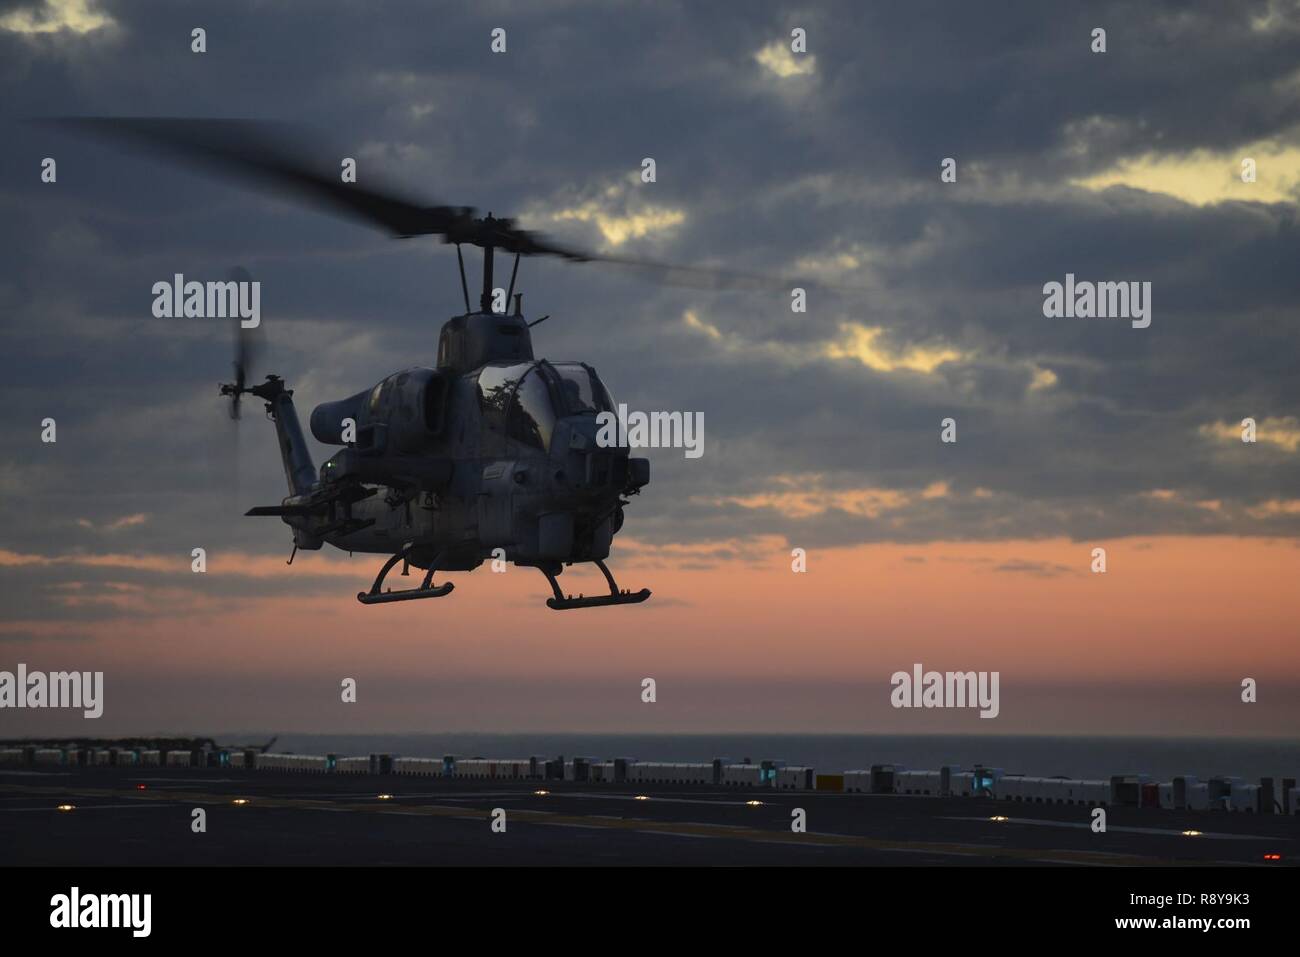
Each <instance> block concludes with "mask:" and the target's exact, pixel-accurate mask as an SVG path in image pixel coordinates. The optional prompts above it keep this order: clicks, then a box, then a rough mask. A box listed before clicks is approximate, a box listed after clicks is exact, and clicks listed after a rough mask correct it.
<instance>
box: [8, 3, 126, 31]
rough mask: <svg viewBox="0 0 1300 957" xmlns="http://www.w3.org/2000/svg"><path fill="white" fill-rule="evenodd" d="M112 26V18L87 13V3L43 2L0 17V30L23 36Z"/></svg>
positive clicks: (96, 13)
mask: <svg viewBox="0 0 1300 957" xmlns="http://www.w3.org/2000/svg"><path fill="white" fill-rule="evenodd" d="M114 25H115V21H114V20H113V18H112V17H110V16H108V15H107V14H106V13H102V12H100V11H99V10H94V9H91V0H43V2H41V3H39V4H37V3H32V4H27V5H24V6H20V7H19V8H18V9H16V10H11V11H10V12H8V13H6V14H4V15H3V16H0V30H6V31H8V32H10V33H18V34H24V35H33V34H48V33H59V32H62V31H64V30H66V31H68V32H70V33H90V32H92V31H94V30H100V29H103V28H104V27H110V26H114Z"/></svg>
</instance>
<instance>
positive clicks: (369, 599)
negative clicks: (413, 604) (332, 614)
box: [357, 545, 456, 605]
mask: <svg viewBox="0 0 1300 957" xmlns="http://www.w3.org/2000/svg"><path fill="white" fill-rule="evenodd" d="M414 547H415V546H414V545H407V546H405V547H404V548H403V549H402V550H401V551H400V552H398V553H397V554H396V555H394V556H393V557H392V558H390V559H389V560H388V561H386V562H384V567H383V568H381V569H379V574H378V576H376V578H375V583H374V584H373V585H371V586H370V591H368V592H364V591H361V592H357V601H359V602H361V604H363V605H381V604H384V603H385V602H390V601H414V600H415V599H416V598H441V597H442V596H443V595H446V594H449V593H450V592H451V590H452V589H453V588H455V587H456V586H455V585H453V584H452V583H451V582H445V583H443V584H441V585H437V586H434V584H433V570H434V569H435V568H437V567H438V561H437V559H434V560H433V561H432V562H430V563H429V571H428V573H427V574H426V575H425V576H424V581H423V582H422V583H421V584H420V587H418V588H405V589H402V590H401V591H393V590H392V589H391V588H390V589H389V590H388V591H384V592H381V591H380V590H379V589H380V588H382V587H383V584H384V577H385V576H386V575H387V574H388V573H389V572H390V571H392V568H393V566H394V565H396V564H397V563H398V562H405V561H406V560H407V559H408V558H410V555H411V549H412V548H414ZM439 557H441V556H439ZM402 574H403V575H405V574H406V569H405V566H404V567H403V570H402Z"/></svg>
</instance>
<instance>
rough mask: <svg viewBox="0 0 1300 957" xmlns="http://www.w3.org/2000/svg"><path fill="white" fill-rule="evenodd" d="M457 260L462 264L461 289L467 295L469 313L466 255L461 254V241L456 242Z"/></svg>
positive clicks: (466, 309) (466, 303) (466, 311)
mask: <svg viewBox="0 0 1300 957" xmlns="http://www.w3.org/2000/svg"><path fill="white" fill-rule="evenodd" d="M456 262H457V263H459V264H460V291H461V294H462V295H463V296H464V297H465V314H466V315H469V285H468V284H467V283H466V282H465V257H464V256H462V255H461V254H460V243H457V244H456Z"/></svg>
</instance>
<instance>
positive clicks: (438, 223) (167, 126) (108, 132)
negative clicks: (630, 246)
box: [48, 117, 474, 241]
mask: <svg viewBox="0 0 1300 957" xmlns="http://www.w3.org/2000/svg"><path fill="white" fill-rule="evenodd" d="M48 122H50V123H52V124H54V125H56V126H60V127H66V128H69V129H73V130H78V131H83V132H87V133H90V134H92V135H94V136H98V137H100V138H103V139H108V140H114V141H117V142H119V143H122V144H125V145H127V146H129V147H133V148H134V149H136V150H151V151H160V152H162V153H164V154H166V155H168V156H169V157H171V158H172V159H176V160H179V161H180V162H182V163H183V164H187V165H193V166H196V167H198V168H200V169H203V170H205V171H206V172H208V173H212V174H217V175H219V176H221V175H227V176H233V177H236V178H238V179H242V180H244V181H246V182H248V183H251V184H252V185H255V186H263V187H268V188H271V189H273V190H274V191H275V192H276V193H277V195H282V194H283V193H284V192H289V193H292V194H295V195H297V196H298V197H299V198H301V199H304V200H306V201H307V202H308V203H311V204H313V205H316V206H320V207H324V208H326V209H327V210H329V211H332V212H336V213H342V214H344V215H348V216H351V217H353V218H356V219H360V220H362V221H363V222H366V223H368V224H369V225H372V226H377V227H379V228H381V229H384V230H387V231H388V232H389V233H391V234H393V235H394V236H399V237H405V236H420V235H426V234H442V235H447V236H450V235H452V234H454V233H456V232H458V231H459V230H461V229H465V228H472V226H473V216H474V210H473V209H471V208H467V207H460V206H426V205H423V204H419V203H416V202H413V201H411V200H409V199H406V198H405V197H402V196H399V195H396V194H393V193H389V192H385V191H382V190H377V189H370V188H368V187H365V186H362V185H360V184H357V183H344V182H343V181H342V178H341V176H340V174H339V172H338V171H337V170H335V171H333V172H332V173H330V174H328V175H327V174H326V173H324V172H322V171H321V170H322V169H323V168H326V167H325V166H323V165H322V163H321V161H320V155H321V154H320V153H318V154H316V155H315V156H314V157H313V156H309V155H308V154H307V152H306V151H305V149H304V148H303V147H301V146H300V147H298V148H296V149H291V148H290V146H289V144H290V143H294V142H297V143H301V142H303V140H304V134H302V133H301V132H298V131H295V130H293V128H292V127H289V126H287V125H285V124H279V123H270V122H265V121H261V120H233V119H182V118H175V117H66V118H58V119H53V120H50V121H48ZM322 152H323V151H322ZM452 241H458V240H452ZM464 241H470V240H468V239H467V240H464Z"/></svg>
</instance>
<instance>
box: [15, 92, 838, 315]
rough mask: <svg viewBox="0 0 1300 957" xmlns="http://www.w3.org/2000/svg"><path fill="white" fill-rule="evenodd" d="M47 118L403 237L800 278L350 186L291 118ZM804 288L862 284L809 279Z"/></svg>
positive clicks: (733, 274) (701, 274)
mask: <svg viewBox="0 0 1300 957" xmlns="http://www.w3.org/2000/svg"><path fill="white" fill-rule="evenodd" d="M40 122H43V123H48V124H52V125H55V126H58V127H64V128H68V129H72V130H75V131H81V132H86V133H90V134H91V135H94V136H97V137H100V138H102V139H107V140H112V141H116V142H118V143H123V144H125V145H127V146H130V147H133V148H135V149H136V150H145V151H151V152H153V153H159V152H160V153H162V154H165V155H167V156H169V157H171V158H173V159H176V160H179V161H180V162H181V163H182V164H185V165H190V166H195V167H197V168H199V169H202V170H204V171H206V172H208V173H210V174H215V175H217V176H219V177H223V178H224V177H234V178H236V179H240V180H243V181H244V182H246V183H249V184H251V185H253V186H257V187H261V188H263V189H266V190H269V191H271V192H272V193H273V194H274V195H276V196H284V195H286V194H289V195H292V196H296V197H297V198H299V199H301V200H304V201H306V202H307V203H308V204H310V205H313V206H317V207H319V208H323V209H325V210H326V211H329V212H333V213H339V214H342V215H345V216H349V217H351V218H353V219H358V220H360V221H362V222H364V223H366V224H368V225H371V226H375V227H378V228H380V229H383V230H385V231H386V232H388V233H389V234H391V235H393V236H396V237H399V238H407V237H411V236H426V235H434V236H441V237H443V241H444V242H448V243H465V244H470V245H475V246H493V247H495V248H497V249H500V250H503V251H504V252H507V253H518V254H519V255H521V256H556V257H559V258H561V259H565V260H568V261H570V262H598V263H605V264H607V265H612V266H615V267H618V268H622V269H625V270H627V271H629V272H633V273H639V274H641V275H646V276H649V277H651V278H654V279H656V280H657V281H659V282H661V283H664V284H666V285H672V286H685V287H688V288H695V289H783V288H789V287H790V286H792V285H799V284H800V281H799V280H794V279H791V278H786V277H780V276H773V275H757V274H753V273H745V272H740V271H735V270H728V269H715V268H711V267H703V266H679V265H673V264H671V263H662V262H655V261H652V260H642V259H635V258H630V257H621V256H610V255H604V254H600V253H591V252H584V251H582V250H578V249H572V248H568V247H565V246H562V245H560V244H558V243H555V242H552V241H551V240H550V239H548V238H546V237H545V236H543V235H542V234H540V233H535V232H532V231H529V230H526V229H520V228H519V227H517V226H515V224H514V221H513V220H511V219H508V218H501V217H493V216H491V215H489V216H487V217H483V218H479V217H478V216H477V215H476V211H475V209H474V208H473V207H472V206H443V205H432V206H431V205H425V204H423V203H420V202H417V201H415V200H413V199H410V198H408V197H405V196H402V195H400V194H399V193H396V192H391V191H388V190H384V189H378V188H373V187H370V186H362V185H361V184H359V183H344V182H343V181H342V178H341V176H340V171H339V170H338V169H334V168H332V167H331V166H330V163H332V162H333V160H332V159H331V160H330V161H328V162H322V159H321V157H322V156H326V155H330V154H329V151H327V150H317V151H315V152H313V153H311V154H308V152H307V151H306V149H305V147H304V146H302V144H303V143H304V142H305V141H306V140H307V139H308V136H307V134H306V133H304V132H303V131H301V130H299V129H296V128H294V127H292V126H289V125H287V124H283V123H272V122H268V121H263V120H242V119H188V118H177V117H63V118H56V119H48V120H42V121H40ZM290 144H297V145H295V146H293V147H291V146H290ZM803 284H813V285H821V286H831V287H832V288H843V289H852V288H855V287H843V286H835V285H834V284H828V283H825V282H820V281H816V282H812V281H809V280H804V281H803Z"/></svg>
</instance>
